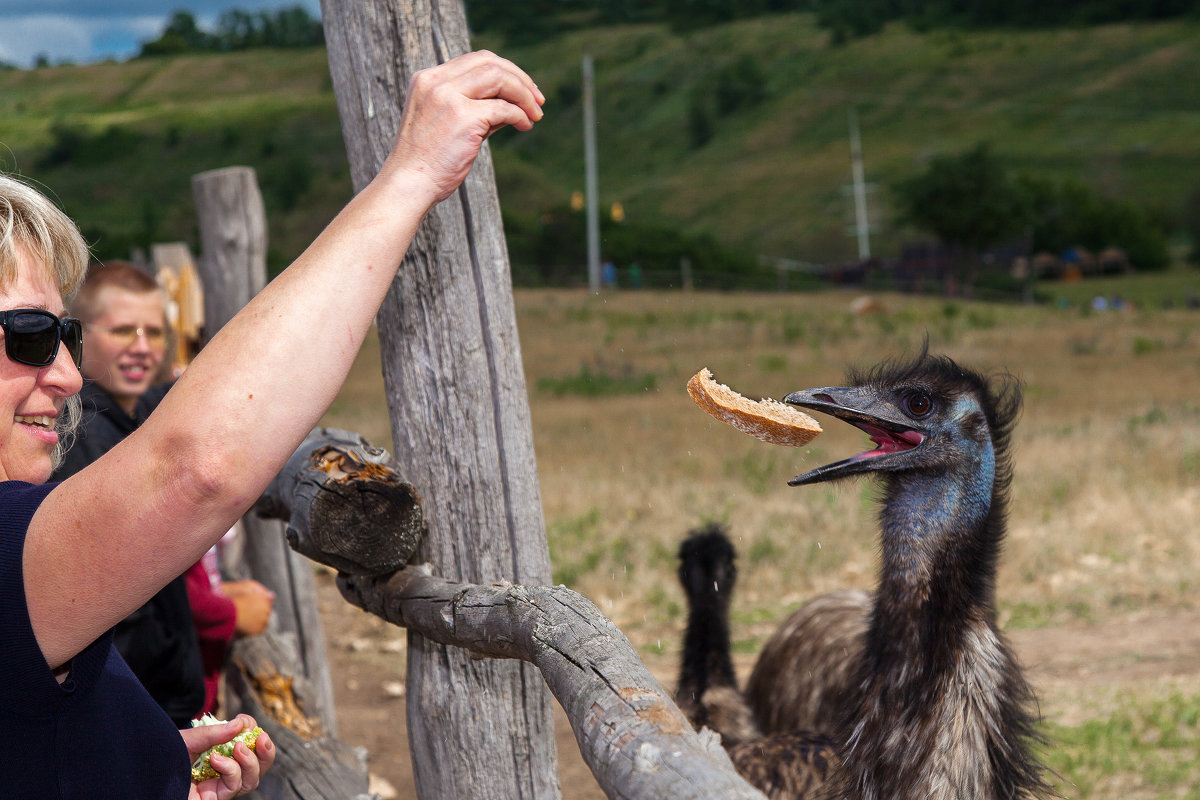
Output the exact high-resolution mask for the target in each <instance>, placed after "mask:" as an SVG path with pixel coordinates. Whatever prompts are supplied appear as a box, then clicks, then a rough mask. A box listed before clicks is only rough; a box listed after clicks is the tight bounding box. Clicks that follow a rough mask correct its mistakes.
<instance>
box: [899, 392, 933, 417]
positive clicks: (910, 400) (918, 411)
mask: <svg viewBox="0 0 1200 800" xmlns="http://www.w3.org/2000/svg"><path fill="white" fill-rule="evenodd" d="M904 410H905V411H907V412H908V413H909V414H910V415H912V416H914V417H923V416H925V415H926V414H928V413H929V412H930V411H932V410H933V401H932V400H930V399H929V395H927V394H925V393H924V392H913V393H912V394H910V395H909V396H908V397H905V398H904Z"/></svg>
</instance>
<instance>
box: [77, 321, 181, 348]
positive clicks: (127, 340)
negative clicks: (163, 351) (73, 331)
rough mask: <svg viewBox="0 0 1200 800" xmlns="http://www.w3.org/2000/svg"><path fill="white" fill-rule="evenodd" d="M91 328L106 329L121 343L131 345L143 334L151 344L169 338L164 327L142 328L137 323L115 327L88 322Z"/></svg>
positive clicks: (159, 342)
mask: <svg viewBox="0 0 1200 800" xmlns="http://www.w3.org/2000/svg"><path fill="white" fill-rule="evenodd" d="M88 327H89V328H97V329H99V330H102V331H104V332H105V333H107V334H108V335H109V336H111V337H112V338H113V339H115V340H116V341H117V343H119V344H123V345H126V346H128V345H131V344H133V343H134V342H136V341H137V340H138V339H139V338H141V337H142V336H145V337H146V341H147V342H149V343H150V344H154V345H157V344H162V343H163V340H164V339H166V338H167V333H166V331H164V330H163V329H162V328H141V327H138V326H136V325H118V326H116V327H115V328H105V327H104V326H102V325H93V324H91V323H90V322H89V323H88Z"/></svg>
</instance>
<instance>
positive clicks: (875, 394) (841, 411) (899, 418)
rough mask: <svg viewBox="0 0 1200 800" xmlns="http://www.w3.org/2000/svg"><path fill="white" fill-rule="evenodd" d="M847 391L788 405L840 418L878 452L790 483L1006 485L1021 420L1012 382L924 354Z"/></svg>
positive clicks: (816, 392) (824, 391)
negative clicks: (952, 477)
mask: <svg viewBox="0 0 1200 800" xmlns="http://www.w3.org/2000/svg"><path fill="white" fill-rule="evenodd" d="M849 382H850V384H851V385H850V386H841V387H825V388H819V389H804V390H802V391H797V392H792V393H791V394H788V395H787V396H785V397H784V398H783V400H784V402H786V403H791V404H793V405H797V406H801V407H803V408H806V409H812V410H814V411H821V412H823V413H826V414H829V415H831V416H834V417H837V418H839V419H841V420H844V421H845V422H848V423H850V424H851V425H854V426H855V427H857V428H859V429H860V430H862V431H864V432H865V433H866V434H867V435H868V436H869V437H870V438H871V441H872V442H874V443H875V447H874V449H871V450H867V451H865V452H862V453H859V454H858V455H856V456H852V457H851V458H847V459H845V460H843V461H838V462H835V463H832V464H826V465H825V466H822V467H818V468H816V469H814V470H812V471H810V472H806V473H804V474H803V475H798V476H796V477H795V478H792V479H791V480H790V481H788V483H789V484H790V485H792V486H802V485H806V484H812V483H820V482H823V481H830V480H836V479H839V478H844V477H849V476H852V475H859V474H863V473H870V472H878V473H891V474H893V475H894V476H895V477H899V475H900V474H903V473H913V472H920V473H925V474H928V475H939V474H946V473H952V472H958V471H961V470H963V469H970V470H986V471H987V472H988V473H991V475H992V477H994V478H996V479H998V480H1007V477H1008V463H1007V458H1006V455H1007V444H1008V435H1009V432H1010V430H1011V427H1012V424H1013V422H1015V420H1016V417H1017V415H1018V413H1019V410H1020V406H1021V395H1020V391H1019V388H1018V387H1017V384H1016V381H1015V379H1012V378H1011V376H1007V375H1005V376H1000V377H997V378H993V379H989V378H987V377H984V376H983V375H980V374H979V373H976V372H973V371H972V370H969V369H966V368H964V367H961V366H959V365H958V364H956V363H954V362H953V361H951V360H950V359H949V358H946V357H944V356H933V355H930V354H929V353H928V352H927V351H925V350H922V352H921V353H920V354H918V355H917V356H916V357H915V358H913V359H912V360H909V361H901V362H885V363H884V364H881V365H879V366H877V367H875V368H874V369H872V370H870V371H868V372H865V373H851V375H850V378H849Z"/></svg>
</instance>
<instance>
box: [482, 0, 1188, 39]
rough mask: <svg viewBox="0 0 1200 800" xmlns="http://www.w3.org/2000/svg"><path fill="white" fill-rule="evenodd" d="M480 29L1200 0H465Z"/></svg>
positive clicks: (829, 18)
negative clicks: (1049, 0) (511, 0)
mask: <svg viewBox="0 0 1200 800" xmlns="http://www.w3.org/2000/svg"><path fill="white" fill-rule="evenodd" d="M465 2H466V7H467V18H468V19H469V21H470V23H471V29H472V31H473V32H474V33H495V34H498V35H500V36H503V37H504V38H505V39H507V40H508V41H510V42H514V43H521V44H526V43H530V42H534V41H538V40H540V39H543V38H547V37H549V36H551V35H554V34H557V33H562V32H563V31H564V30H570V29H574V28H585V27H589V26H593V25H611V24H622V23H633V22H657V23H666V24H669V25H671V26H672V27H673V28H675V29H677V30H686V29H689V28H696V27H704V26H707V25H718V24H721V23H726V22H732V21H734V20H738V19H746V18H750V17H759V16H763V15H766V14H780V13H787V12H795V11H808V12H813V13H815V14H816V18H817V22H818V24H820V25H821V26H822V27H824V28H826V29H828V30H829V31H831V33H832V34H833V38H834V40H835V41H844V40H846V39H850V38H855V37H861V36H868V35H870V34H872V33H875V32H877V31H879V30H880V29H881V28H882V27H883V26H884V25H886V24H887V23H888V22H892V21H894V20H904V21H906V22H908V23H909V24H912V25H913V26H914V27H917V28H920V29H931V28H937V27H1014V28H1031V27H1055V26H1062V25H1096V24H1101V23H1106V22H1118V21H1123V20H1152V19H1170V18H1174V17H1181V16H1187V15H1192V16H1197V17H1200V0H1142V2H1130V1H1129V0H1058V1H1057V2H1054V3H1047V2H1045V0H1006V2H1003V3H1000V2H996V0H524V2H516V3H496V2H494V0H465Z"/></svg>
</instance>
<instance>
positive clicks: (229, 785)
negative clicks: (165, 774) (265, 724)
mask: <svg viewBox="0 0 1200 800" xmlns="http://www.w3.org/2000/svg"><path fill="white" fill-rule="evenodd" d="M257 724H258V723H256V722H255V721H254V717H251V716H250V715H249V714H238V715H237V716H236V717H234V718H233V719H231V720H229V721H228V722H225V723H223V724H221V725H199V726H197V727H195V728H191V729H190V730H182V731H180V732H179V735H180V736H182V737H183V741H184V744H186V745H187V749H188V755H189V756H190V757H191V759H192V761H195V760H196V758H197V757H198V756H199V755H200V754H201V753H203V752H204V751H205V750H207V749H208V748H210V747H212V746H214V745H218V744H223V743H225V742H228V741H229V740H231V739H233V737H235V736H237V735H238V734H239V733H241V732H242V731H248V730H252V729H253V728H254V727H255V726H256V725H257ZM274 762H275V743H274V742H272V741H271V738H270V737H269V736H268V735H267V732H266V731H263V732H262V733H260V734H259V735H258V741H257V742H255V745H254V749H253V750H251V749H250V748H249V747H247V746H246V745H245V744H243V743H242V742H238V743H237V744H236V745H234V748H233V758H226V757H225V756H222V755H218V754H216V753H214V754H213V755H211V756H210V757H209V764H211V765H212V768H213V769H215V770H216V771H217V772H219V773H221V774H220V775H218V776H217V777H215V778H211V779H209V780H206V781H202V782H200V783H193V784H192V788H191V791H190V792H189V793H188V800H229V798H231V797H239V796H241V795H244V794H248V793H250V792H252V791H254V790H255V789H257V788H258V782H259V780H260V779H261V778H262V775H263V773H264V772H266V771H267V770H268V769H270V767H271V764H273V763H274Z"/></svg>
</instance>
